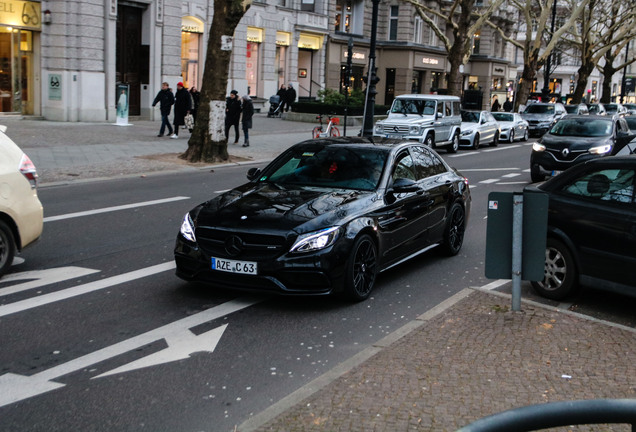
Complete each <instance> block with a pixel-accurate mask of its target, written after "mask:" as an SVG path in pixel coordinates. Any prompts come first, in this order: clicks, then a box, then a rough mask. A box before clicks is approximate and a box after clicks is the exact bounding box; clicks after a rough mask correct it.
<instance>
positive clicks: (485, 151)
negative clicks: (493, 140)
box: [484, 144, 521, 153]
mask: <svg viewBox="0 0 636 432" xmlns="http://www.w3.org/2000/svg"><path fill="white" fill-rule="evenodd" d="M517 147H521V145H519V144H516V145H507V146H505V147H497V148H489V149H486V150H484V153H488V152H495V151H502V150H508V149H513V148H517Z"/></svg>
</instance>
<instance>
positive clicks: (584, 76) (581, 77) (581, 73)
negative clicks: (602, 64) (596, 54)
mask: <svg viewBox="0 0 636 432" xmlns="http://www.w3.org/2000/svg"><path fill="white" fill-rule="evenodd" d="M593 69H594V64H593V63H592V62H586V63H584V64H582V65H581V67H579V70H578V72H577V73H578V77H577V79H576V87H575V88H574V93H573V94H572V101H571V102H570V103H572V104H579V103H581V102H582V101H583V96H585V87H587V81H588V79H589V78H590V74H591V73H592V70H593ZM587 102H589V101H587Z"/></svg>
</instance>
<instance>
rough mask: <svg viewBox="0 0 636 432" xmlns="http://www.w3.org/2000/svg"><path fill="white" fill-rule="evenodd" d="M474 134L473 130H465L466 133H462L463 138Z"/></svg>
mask: <svg viewBox="0 0 636 432" xmlns="http://www.w3.org/2000/svg"><path fill="white" fill-rule="evenodd" d="M472 133H473V131H472V130H464V131H462V136H466V135H470V134H472Z"/></svg>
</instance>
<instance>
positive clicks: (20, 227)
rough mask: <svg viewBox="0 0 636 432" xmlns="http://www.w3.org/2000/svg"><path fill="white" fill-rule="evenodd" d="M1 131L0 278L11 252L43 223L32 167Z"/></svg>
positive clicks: (38, 231) (39, 231)
mask: <svg viewBox="0 0 636 432" xmlns="http://www.w3.org/2000/svg"><path fill="white" fill-rule="evenodd" d="M5 131H6V127H5V126H0V277H2V275H4V274H5V273H6V272H7V271H8V270H9V267H11V264H12V263H13V257H14V255H15V253H16V252H19V251H21V250H22V249H23V248H24V247H26V246H27V245H29V244H31V243H33V242H34V241H36V240H37V239H38V238H39V237H40V235H41V234H42V225H43V211H42V204H41V203H40V200H39V198H38V194H37V190H36V186H37V179H38V174H37V171H36V169H35V166H34V165H33V162H31V159H29V157H28V156H27V155H26V154H24V152H23V151H22V150H20V148H19V147H18V146H17V145H16V144H15V143H14V142H13V141H12V140H11V138H9V137H8V136H6V135H5V133H4V132H5Z"/></svg>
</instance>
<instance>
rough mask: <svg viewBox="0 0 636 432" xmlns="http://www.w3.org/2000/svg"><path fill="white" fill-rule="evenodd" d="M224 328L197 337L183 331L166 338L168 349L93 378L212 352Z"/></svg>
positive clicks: (188, 331) (187, 331)
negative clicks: (199, 353) (197, 353)
mask: <svg viewBox="0 0 636 432" xmlns="http://www.w3.org/2000/svg"><path fill="white" fill-rule="evenodd" d="M226 327H227V324H225V325H223V326H221V327H218V328H215V329H214V330H210V331H208V332H205V333H203V334H201V335H199V336H197V335H195V334H194V333H192V332H191V331H190V330H185V331H184V332H183V333H181V334H178V335H172V336H167V337H166V338H165V339H166V342H167V343H168V348H165V349H163V350H161V351H159V352H156V353H154V354H150V355H148V356H146V357H144V358H140V359H139V360H136V361H134V362H131V363H128V364H126V365H124V366H121V367H119V368H117V369H113V370H112V371H109V372H106V373H103V374H101V375H98V376H96V377H95V378H101V377H105V376H109V375H114V374H118V373H122V372H129V371H131V370H135V369H141V368H145V367H149V366H156V365H158V364H162V363H170V362H173V361H177V360H184V359H187V358H188V357H190V356H191V355H192V354H194V353H196V352H203V351H207V352H210V353H211V352H214V349H215V348H216V345H217V344H218V343H219V341H220V340H221V336H223V332H224V331H225V328H226Z"/></svg>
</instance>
